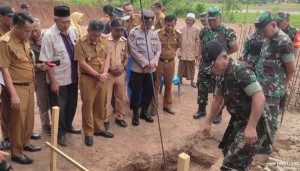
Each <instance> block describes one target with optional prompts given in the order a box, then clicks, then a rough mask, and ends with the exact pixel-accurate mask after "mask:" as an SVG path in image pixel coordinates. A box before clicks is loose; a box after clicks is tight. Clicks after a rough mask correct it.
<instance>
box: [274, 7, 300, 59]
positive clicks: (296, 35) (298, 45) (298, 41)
mask: <svg viewBox="0 0 300 171" xmlns="http://www.w3.org/2000/svg"><path fill="white" fill-rule="evenodd" d="M276 20H277V24H278V27H279V28H280V29H281V30H282V31H283V32H284V33H285V34H287V35H288V36H289V38H290V39H291V40H292V42H293V45H294V55H295V59H296V58H298V55H299V51H300V32H299V30H298V29H297V28H296V27H293V26H291V25H290V24H289V21H290V14H289V13H287V12H279V13H277V16H276Z"/></svg>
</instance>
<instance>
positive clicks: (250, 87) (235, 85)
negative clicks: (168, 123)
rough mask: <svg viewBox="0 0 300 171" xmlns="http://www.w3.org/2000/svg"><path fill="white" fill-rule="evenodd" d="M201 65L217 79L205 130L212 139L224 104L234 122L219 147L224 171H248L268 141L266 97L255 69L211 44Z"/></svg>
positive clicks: (204, 52) (231, 120)
mask: <svg viewBox="0 0 300 171" xmlns="http://www.w3.org/2000/svg"><path fill="white" fill-rule="evenodd" d="M202 66H203V67H204V68H211V70H212V71H213V72H215V73H216V74H219V75H222V76H220V77H218V79H217V81H216V82H217V83H216V90H215V97H214V99H213V104H214V105H213V106H212V107H211V110H210V114H209V117H208V119H207V122H206V125H205V126H204V129H203V134H204V136H205V137H208V136H209V133H210V130H211V124H212V122H213V119H214V118H215V116H216V115H217V113H218V111H220V110H221V108H222V107H223V104H225V106H226V108H227V110H228V112H229V114H230V115H231V119H230V121H229V124H228V127H227V129H226V131H225V133H224V136H223V139H222V141H221V143H220V145H219V148H221V149H222V151H223V155H224V160H223V164H222V166H221V168H220V170H222V171H232V170H238V171H240V170H247V169H248V166H249V165H250V164H251V162H252V157H253V156H254V155H255V152H256V150H257V148H258V146H259V144H260V143H262V142H263V141H265V140H266V133H265V131H264V129H263V127H262V126H263V121H264V120H263V117H261V116H262V114H263V112H264V107H265V97H264V94H263V92H262V88H261V86H260V85H259V83H258V81H257V79H256V75H255V72H254V69H253V68H252V67H251V66H250V65H248V64H246V63H245V62H242V61H238V60H233V59H232V58H230V57H229V56H228V55H227V53H226V51H225V49H224V48H223V45H222V44H221V43H219V42H218V41H216V40H214V41H210V42H208V43H207V44H206V45H204V47H203V49H202Z"/></svg>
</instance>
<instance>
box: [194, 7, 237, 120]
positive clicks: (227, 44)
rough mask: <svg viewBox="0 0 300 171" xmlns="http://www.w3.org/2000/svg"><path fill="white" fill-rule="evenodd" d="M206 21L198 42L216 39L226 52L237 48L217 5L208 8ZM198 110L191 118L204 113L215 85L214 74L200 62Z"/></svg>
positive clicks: (204, 42) (219, 116) (234, 35)
mask: <svg viewBox="0 0 300 171" xmlns="http://www.w3.org/2000/svg"><path fill="white" fill-rule="evenodd" d="M208 23H209V27H204V28H203V29H202V30H201V31H200V35H199V36H200V44H201V46H203V45H205V44H206V43H207V42H209V41H211V40H218V41H219V42H220V43H221V44H223V47H224V49H225V50H226V52H227V53H228V54H232V53H234V52H236V51H237V50H238V44H237V41H236V34H235V32H234V31H233V30H232V29H231V28H228V27H226V26H224V25H223V24H221V9H220V8H219V7H217V6H215V7H210V8H209V10H208ZM197 86H198V101H197V103H198V105H199V108H198V111H197V112H196V113H195V114H194V116H193V118H194V119H198V118H200V117H202V116H205V115H206V105H207V100H208V93H209V92H212V90H209V88H212V89H213V88H214V86H215V74H213V73H212V72H211V71H210V70H208V71H205V70H204V69H203V67H202V62H201V63H200V65H199V73H198V80H197ZM218 112H219V115H218V116H217V117H216V118H215V120H214V123H220V122H221V119H222V115H221V114H222V110H221V111H218Z"/></svg>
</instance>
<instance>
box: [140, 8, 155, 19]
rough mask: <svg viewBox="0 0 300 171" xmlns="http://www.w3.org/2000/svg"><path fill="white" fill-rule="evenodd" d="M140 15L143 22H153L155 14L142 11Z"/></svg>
mask: <svg viewBox="0 0 300 171" xmlns="http://www.w3.org/2000/svg"><path fill="white" fill-rule="evenodd" d="M142 14H143V15H142V18H144V20H145V21H154V17H155V14H154V12H153V11H150V10H146V9H143V11H142Z"/></svg>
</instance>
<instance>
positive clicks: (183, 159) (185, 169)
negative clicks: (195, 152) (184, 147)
mask: <svg viewBox="0 0 300 171" xmlns="http://www.w3.org/2000/svg"><path fill="white" fill-rule="evenodd" d="M189 170H190V156H189V155H187V154H185V153H181V154H179V155H178V164H177V171H189Z"/></svg>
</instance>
